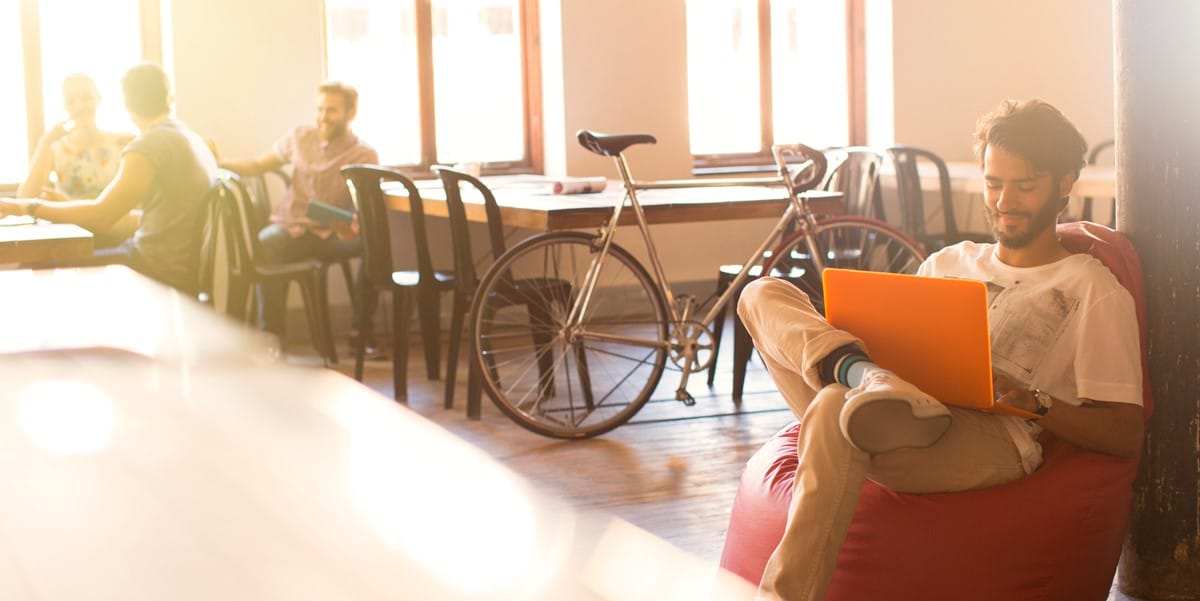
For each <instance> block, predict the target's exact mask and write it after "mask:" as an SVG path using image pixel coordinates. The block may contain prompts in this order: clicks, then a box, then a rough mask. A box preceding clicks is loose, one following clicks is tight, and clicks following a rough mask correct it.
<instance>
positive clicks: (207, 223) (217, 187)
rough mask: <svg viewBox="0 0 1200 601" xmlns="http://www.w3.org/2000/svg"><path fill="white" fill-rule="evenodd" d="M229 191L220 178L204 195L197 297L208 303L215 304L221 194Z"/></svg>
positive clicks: (226, 184) (225, 183)
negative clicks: (214, 288)
mask: <svg viewBox="0 0 1200 601" xmlns="http://www.w3.org/2000/svg"><path fill="white" fill-rule="evenodd" d="M229 193H230V190H229V187H228V183H227V182H226V181H225V180H224V179H220V178H219V179H217V182H216V183H215V184H213V187H212V188H209V190H208V193H207V194H205V195H204V226H203V227H204V230H203V232H204V233H203V234H202V235H201V237H200V263H199V270H198V271H197V275H198V281H197V283H196V297H197V298H198V299H199V300H200V302H201V303H204V304H206V305H212V304H213V287H214V282H215V281H216V271H217V243H218V240H219V238H220V233H221V216H220V203H221V196H222V195H224V194H229Z"/></svg>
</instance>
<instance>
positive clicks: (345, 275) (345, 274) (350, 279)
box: [338, 259, 358, 306]
mask: <svg viewBox="0 0 1200 601" xmlns="http://www.w3.org/2000/svg"><path fill="white" fill-rule="evenodd" d="M338 266H339V267H341V268H342V279H344V280H346V294H348V295H349V296H350V305H351V306H354V303H355V302H357V301H358V299H357V298H355V297H356V296H357V295H358V291H356V290H355V289H354V274H353V273H351V271H350V259H342V261H341V262H340V263H338Z"/></svg>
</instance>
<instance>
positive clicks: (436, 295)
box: [417, 287, 442, 380]
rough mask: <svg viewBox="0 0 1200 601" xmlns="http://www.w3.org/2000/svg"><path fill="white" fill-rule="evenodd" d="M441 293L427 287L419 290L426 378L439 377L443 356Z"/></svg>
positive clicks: (418, 310)
mask: <svg viewBox="0 0 1200 601" xmlns="http://www.w3.org/2000/svg"><path fill="white" fill-rule="evenodd" d="M440 300H441V292H440V291H439V290H437V289H436V288H432V287H426V288H421V289H418V290H417V312H418V313H419V318H420V320H421V343H422V346H424V347H425V377H427V378H429V379H430V380H436V379H438V377H439V372H440V371H441V370H440V369H439V368H440V365H439V364H440V363H441V360H440V355H441V336H442V327H441V319H440V318H439V317H440V316H439V315H438V309H439V304H440V302H439V301H440Z"/></svg>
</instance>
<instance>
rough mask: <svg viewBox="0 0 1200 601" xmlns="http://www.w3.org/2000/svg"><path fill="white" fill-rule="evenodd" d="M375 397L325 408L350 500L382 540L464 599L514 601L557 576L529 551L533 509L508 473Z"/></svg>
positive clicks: (534, 546) (534, 547)
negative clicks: (340, 450)
mask: <svg viewBox="0 0 1200 601" xmlns="http://www.w3.org/2000/svg"><path fill="white" fill-rule="evenodd" d="M376 401H377V400H376V399H366V398H362V397H359V396H357V395H350V396H347V397H343V398H341V399H338V400H337V401H335V402H334V403H333V405H332V406H331V410H332V413H333V416H334V418H335V419H336V420H337V421H338V422H339V423H340V424H342V425H343V426H344V427H345V428H346V429H347V431H348V433H349V435H350V448H349V462H350V488H351V491H352V494H353V497H354V501H355V504H356V505H357V506H358V508H359V510H360V511H361V512H362V513H363V515H364V516H365V517H366V518H367V519H368V520H369V521H370V523H371V524H372V526H373V527H374V529H375V531H376V533H377V534H378V535H379V536H380V538H381V539H382V540H383V541H384V542H385V543H386V544H388V545H389V546H392V547H394V548H396V549H398V550H400V551H401V552H403V553H404V554H405V555H406V556H407V557H408V558H409V559H410V560H412V561H413V562H415V563H417V564H419V565H421V566H422V567H423V568H424V569H425V570H427V572H428V573H430V574H432V575H434V576H435V577H436V578H437V579H438V580H440V581H442V583H443V584H445V585H447V586H448V587H451V588H453V589H456V590H458V591H460V592H462V593H465V594H468V595H476V594H482V593H488V596H490V597H495V598H509V599H516V598H519V597H521V596H523V595H525V594H531V591H530V590H529V588H530V586H529V583H530V581H531V580H533V581H539V582H540V581H542V580H544V577H545V576H546V575H547V574H546V573H550V574H553V573H554V572H555V571H556V568H557V565H556V564H555V563H554V560H555V559H556V558H554V557H550V558H545V557H542V555H541V554H539V552H538V551H539V549H538V534H539V532H538V524H537V520H536V516H535V512H534V506H533V503H532V500H531V499H530V498H529V497H527V496H526V495H527V493H526V492H525V490H524V489H523V488H522V487H521V486H520V485H519V483H518V481H517V480H516V479H515V478H514V477H513V476H511V475H510V474H508V473H507V472H505V471H504V470H502V469H499V468H498V467H496V466H494V465H492V464H490V462H489V460H488V459H487V457H486V456H485V455H483V454H482V453H479V452H476V451H474V450H473V449H471V448H470V447H467V446H465V445H462V444H456V443H455V441H454V440H453V439H450V438H449V437H448V435H445V434H444V433H442V432H441V431H440V430H437V429H435V428H432V427H431V428H420V427H414V425H415V424H414V423H413V422H412V421H410V420H408V419H405V417H404V416H403V415H401V414H398V413H397V412H396V411H395V410H394V408H392V407H389V406H387V405H383V404H380V403H378V402H376ZM418 450H428V451H429V454H428V455H422V454H420V453H414V451H418ZM555 528H556V529H557V530H558V533H559V534H560V535H561V534H562V533H563V532H564V531H565V532H570V530H571V528H570V525H569V524H556V525H555ZM548 563H550V565H547V564H548ZM463 574H470V575H471V576H470V577H469V578H464V577H463ZM516 591H521V594H517V593H516ZM500 593H505V594H500ZM497 594H500V595H499V596H498V597H497V596H496V595H497Z"/></svg>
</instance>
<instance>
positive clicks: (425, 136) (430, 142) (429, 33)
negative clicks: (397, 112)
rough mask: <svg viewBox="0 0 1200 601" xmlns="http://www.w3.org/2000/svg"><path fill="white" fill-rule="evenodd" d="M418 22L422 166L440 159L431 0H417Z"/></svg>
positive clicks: (418, 80)
mask: <svg viewBox="0 0 1200 601" xmlns="http://www.w3.org/2000/svg"><path fill="white" fill-rule="evenodd" d="M414 1H415V4H416V6H415V10H416V25H417V89H418V91H419V94H420V99H419V101H418V107H419V112H420V117H421V166H423V167H428V166H430V165H432V164H433V163H435V162H437V119H436V117H437V115H436V109H435V106H434V86H433V7H432V0H414Z"/></svg>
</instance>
